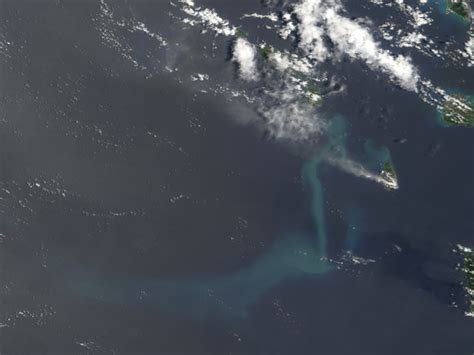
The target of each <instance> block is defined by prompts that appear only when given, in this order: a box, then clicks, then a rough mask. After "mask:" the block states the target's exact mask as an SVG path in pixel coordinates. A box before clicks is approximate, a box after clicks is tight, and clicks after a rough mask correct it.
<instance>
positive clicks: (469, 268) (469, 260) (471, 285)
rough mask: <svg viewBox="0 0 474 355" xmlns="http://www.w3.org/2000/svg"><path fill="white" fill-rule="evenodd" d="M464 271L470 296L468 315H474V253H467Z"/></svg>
mask: <svg viewBox="0 0 474 355" xmlns="http://www.w3.org/2000/svg"><path fill="white" fill-rule="evenodd" d="M462 271H463V272H464V276H465V287H466V291H467V293H468V296H469V302H470V308H469V311H468V313H469V314H472V315H474V251H469V252H467V254H466V256H465V257H464V265H463V269H462Z"/></svg>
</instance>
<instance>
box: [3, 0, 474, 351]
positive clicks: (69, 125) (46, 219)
mask: <svg viewBox="0 0 474 355" xmlns="http://www.w3.org/2000/svg"><path fill="white" fill-rule="evenodd" d="M108 3H109V5H108V6H109V7H110V8H111V9H113V11H114V14H115V15H114V16H117V18H120V16H123V17H124V18H133V19H140V21H143V23H145V24H147V28H149V29H150V31H155V32H154V33H158V32H160V33H161V35H162V36H163V37H164V38H165V39H166V42H167V43H168V45H167V46H166V45H163V47H162V46H161V45H159V44H157V43H158V41H154V42H153V41H152V40H150V38H149V37H144V36H143V35H142V32H137V31H135V32H133V31H129V32H127V31H126V26H127V25H124V23H125V22H120V20H117V23H118V24H117V23H116V24H110V23H108V22H107V21H108V20H107V17H104V16H105V15H104V11H103V6H104V5H103V4H104V2H100V1H92V0H81V1H72V0H55V1H53V0H51V1H46V0H41V1H34V2H32V1H23V0H15V1H13V0H12V1H10V0H3V1H2V0H0V44H1V45H0V353H2V354H322V355H339V354H351V355H357V354H361V355H362V354H364V355H372V354H373V355H390V354H394V355H395V354H413V355H415V354H416V355H422V354H427V355H438V354H439V355H452V354H453V355H454V354H455V355H463V354H472V353H473V352H474V337H473V334H474V320H473V318H472V317H467V316H466V315H465V312H466V311H467V309H468V303H467V302H468V301H467V297H466V294H465V290H464V289H463V286H462V282H463V274H462V273H461V272H460V271H459V265H460V263H461V262H462V256H461V255H460V253H459V252H457V251H456V250H457V247H456V246H457V245H458V244H460V245H466V246H474V242H473V240H474V239H473V238H474V220H473V211H474V158H473V152H474V139H473V131H472V129H466V128H462V127H446V126H443V125H442V124H440V122H439V120H438V113H437V111H436V109H435V108H434V107H432V106H430V105H428V104H426V103H425V102H423V101H422V100H420V98H419V97H418V96H417V95H415V94H413V93H411V92H408V91H406V90H403V89H402V88H400V87H399V86H397V85H394V84H393V83H392V82H390V81H389V80H387V78H386V77H385V76H384V75H382V74H379V73H373V72H371V71H370V70H368V69H367V68H366V67H365V66H364V64H362V63H360V62H357V61H349V60H344V59H343V60H341V61H340V62H338V63H337V65H333V64H331V65H329V64H327V67H328V70H330V72H331V73H332V75H333V76H334V78H335V79H334V80H335V81H337V82H340V83H341V85H342V86H344V92H343V93H342V94H337V95H328V96H327V97H325V98H324V102H323V104H322V106H321V107H320V108H319V109H318V113H317V114H318V115H322V116H323V117H324V120H325V122H326V130H325V133H324V134H322V135H321V136H320V137H318V138H317V139H315V140H312V141H305V142H304V143H301V142H299V143H295V142H286V141H281V140H278V139H277V138H275V137H272V136H271V135H270V134H268V132H266V131H265V127H264V125H263V123H258V122H261V117H260V115H259V114H258V112H257V111H256V110H254V109H253V108H252V105H251V104H249V103H248V102H247V101H245V100H240V99H239V100H237V99H236V100H229V99H227V98H226V97H229V94H228V92H230V91H232V90H236V91H239V90H241V91H242V90H243V91H245V92H246V93H247V94H248V96H249V97H250V98H252V97H254V98H255V97H257V98H258V95H259V92H260V91H259V90H260V89H259V86H258V84H257V83H255V84H246V83H242V81H239V79H238V78H237V74H236V68H235V65H234V64H233V63H232V61H231V59H230V57H231V55H232V53H231V40H230V39H229V38H226V37H223V36H216V35H215V34H214V33H211V32H210V31H202V30H199V29H196V28H194V29H183V28H182V26H183V24H182V22H181V21H180V20H179V17H178V15H177V13H178V12H177V11H178V10H176V6H173V5H172V4H170V2H168V1H163V0H156V1H116V2H112V1H108ZM176 3H178V2H176ZM345 3H347V4H346V7H347V9H348V10H347V11H348V12H349V13H350V14H353V16H354V17H357V16H364V13H365V12H364V11H365V10H366V9H367V7H366V6H365V5H364V6H358V5H357V4H354V2H352V1H346V2H345ZM410 3H416V2H415V1H412V2H410ZM200 5H201V6H203V7H210V8H218V9H219V13H220V15H221V16H222V17H225V18H228V19H229V20H230V21H237V20H238V19H239V16H240V14H242V13H249V12H255V11H260V12H262V9H266V8H267V7H265V6H264V5H262V4H260V3H259V4H256V2H255V1H250V0H247V1H238V2H237V1H236V2H230V1H229V2H226V1H224V2H217V1H211V0H206V1H204V0H203V1H201V2H200ZM267 6H268V5H267ZM367 6H369V5H367ZM433 6H435V7H436V6H438V3H436V4H435V5H433ZM374 11H378V12H374V13H376V14H380V16H387V12H389V11H391V9H390V8H380V9H377V10H374ZM170 14H171V15H170ZM173 14H176V15H173ZM433 16H434V17H433V19H434V21H436V23H437V24H439V26H438V29H437V31H436V33H433V37H434V38H439V40H440V41H441V40H447V41H449V40H451V39H452V38H456V36H463V34H464V33H465V32H466V31H467V28H468V27H466V26H468V25H466V24H463V23H462V22H459V21H458V20H456V18H455V17H452V15H449V16H446V15H445V14H443V13H442V12H439V13H438V12H434V13H433ZM392 17H393V20H394V21H396V20H397V18H396V16H395V15H394V16H392ZM376 19H377V17H375V18H374V20H373V21H375V22H376V21H377V20H376ZM252 21H255V25H253V24H252ZM121 23H122V25H121ZM249 24H250V25H249ZM247 26H248V28H245V29H244V30H248V29H249V28H250V29H252V30H251V31H250V30H249V34H248V36H249V38H252V39H254V40H265V41H269V42H271V41H273V42H277V41H278V37H277V35H276V34H275V33H268V32H265V31H264V30H263V25H261V24H259V22H258V21H257V19H249V20H248V22H247ZM259 26H262V27H259ZM120 31H123V33H122V32H120ZM114 36H115V37H114ZM107 38H108V39H110V38H112V40H107ZM169 43H174V44H177V45H174V46H171V45H169ZM271 43H272V42H271ZM281 46H286V48H288V49H289V50H291V48H292V46H291V44H281ZM393 50H394V51H395V53H398V51H400V53H403V51H404V50H405V49H399V48H395V49H393ZM411 54H412V58H413V61H414V62H416V64H417V66H418V67H419V68H420V71H421V72H422V73H423V75H424V76H426V77H429V78H430V79H431V80H432V81H433V82H435V83H436V85H439V86H441V87H444V88H449V89H452V90H455V91H460V92H464V93H466V94H469V93H470V94H472V93H473V92H474V81H473V80H472V78H473V77H474V76H473V74H474V73H473V69H472V67H468V66H461V65H459V66H456V65H453V64H449V63H445V62H443V60H441V59H436V60H431V59H429V58H426V57H424V56H423V55H421V54H419V55H418V56H417V54H416V53H415V52H413V53H411ZM166 68H175V69H171V70H168V69H166ZM176 68H177V69H176ZM197 72H199V73H203V72H205V73H209V76H211V78H210V79H209V81H208V82H207V84H206V85H207V86H206V87H205V88H203V87H202V86H200V85H201V82H200V81H189V80H187V78H188V77H189V75H191V74H192V73H197ZM252 85H254V87H251V86H252ZM213 90H214V91H213ZM216 92H217V93H216ZM226 95H227V96H226ZM230 96H232V95H230ZM315 115H316V114H315ZM315 119H316V118H315ZM333 150H336V151H337V152H338V154H342V155H343V156H345V157H348V158H350V159H353V160H355V161H358V162H360V163H361V164H363V165H364V166H365V167H366V168H367V169H369V170H371V171H376V170H377V169H378V168H379V167H380V165H381V164H383V162H384V161H385V160H386V159H391V161H392V162H393V165H394V167H395V169H396V173H397V177H398V183H399V189H398V190H389V189H387V188H385V187H384V186H382V185H381V184H377V183H375V182H373V181H371V180H368V179H363V178H361V177H358V176H355V175H354V174H350V173H347V172H345V171H343V170H341V169H338V168H337V167H335V166H333V165H331V164H328V163H327V162H326V161H325V158H326V157H327V156H328V154H329V153H330V152H332V151H333Z"/></svg>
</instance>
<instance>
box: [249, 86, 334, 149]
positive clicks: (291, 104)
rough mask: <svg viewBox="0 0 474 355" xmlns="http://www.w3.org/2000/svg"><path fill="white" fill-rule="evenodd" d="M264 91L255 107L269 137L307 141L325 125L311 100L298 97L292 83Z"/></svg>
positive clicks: (316, 135)
mask: <svg viewBox="0 0 474 355" xmlns="http://www.w3.org/2000/svg"><path fill="white" fill-rule="evenodd" d="M266 94H267V95H266V100H265V101H263V102H260V104H259V108H258V111H259V113H260V114H261V115H262V116H263V118H264V120H265V126H266V128H267V130H268V132H269V133H270V135H271V136H272V137H274V138H277V139H282V140H286V141H294V142H296V141H309V140H314V139H317V138H318V137H319V136H320V134H321V133H322V132H323V130H324V129H325V128H326V121H324V120H323V119H322V118H321V117H319V116H318V114H317V112H316V111H315V110H314V107H313V106H312V105H311V104H309V103H307V102H304V101H302V100H301V95H300V94H299V93H298V92H297V91H296V88H295V87H293V86H291V85H289V86H287V87H280V88H269V89H268V91H267V93H266Z"/></svg>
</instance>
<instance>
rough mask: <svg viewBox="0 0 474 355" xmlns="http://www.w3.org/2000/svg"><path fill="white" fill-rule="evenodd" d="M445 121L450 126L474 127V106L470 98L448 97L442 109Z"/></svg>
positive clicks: (460, 96)
mask: <svg viewBox="0 0 474 355" xmlns="http://www.w3.org/2000/svg"><path fill="white" fill-rule="evenodd" d="M440 112H441V115H442V118H443V121H444V122H445V123H447V124H448V125H450V126H464V127H474V106H473V103H472V100H471V99H470V98H467V97H464V96H462V95H454V96H448V97H447V98H446V100H445V101H444V103H443V105H442V106H441V108H440Z"/></svg>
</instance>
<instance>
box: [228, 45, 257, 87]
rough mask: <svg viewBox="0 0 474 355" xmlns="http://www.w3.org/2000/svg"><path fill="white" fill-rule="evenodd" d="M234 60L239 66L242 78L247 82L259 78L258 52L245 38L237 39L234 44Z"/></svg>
mask: <svg viewBox="0 0 474 355" xmlns="http://www.w3.org/2000/svg"><path fill="white" fill-rule="evenodd" d="M232 60H233V61H235V62H236V63H237V64H238V66H239V73H240V77H241V78H242V79H244V80H247V81H255V80H258V78H259V73H258V69H257V50H256V48H255V46H254V45H253V44H251V43H250V42H249V41H247V40H246V39H244V38H240V37H239V38H237V40H236V41H235V44H234V49H233V56H232Z"/></svg>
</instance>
